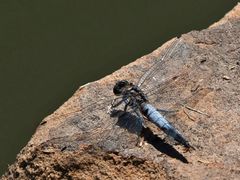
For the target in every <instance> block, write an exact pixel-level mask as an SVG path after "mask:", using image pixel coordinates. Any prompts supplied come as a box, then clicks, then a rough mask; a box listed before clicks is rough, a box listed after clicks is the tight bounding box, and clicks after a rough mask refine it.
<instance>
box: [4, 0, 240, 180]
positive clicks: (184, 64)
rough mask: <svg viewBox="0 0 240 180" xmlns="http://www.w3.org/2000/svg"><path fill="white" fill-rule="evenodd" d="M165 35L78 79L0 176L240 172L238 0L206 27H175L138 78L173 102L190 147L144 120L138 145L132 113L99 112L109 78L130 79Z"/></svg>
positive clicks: (167, 103) (237, 175)
mask: <svg viewBox="0 0 240 180" xmlns="http://www.w3.org/2000/svg"><path fill="white" fill-rule="evenodd" d="M172 41H173V40H171V41H169V42H167V43H165V44H164V45H163V46H162V47H160V48H158V49H157V50H155V51H154V52H152V53H151V54H149V55H146V56H144V57H141V58H140V59H138V60H136V61H135V62H133V63H131V64H129V65H127V66H125V67H122V68H121V69H120V70H118V71H116V72H114V73H113V74H111V75H109V76H107V77H105V78H103V79H101V80H99V81H96V82H92V83H89V84H87V85H85V86H82V87H80V88H79V89H78V90H77V91H76V93H75V94H74V95H73V96H72V97H71V98H70V99H69V100H68V101H67V102H66V103H64V104H63V105H62V106H61V107H60V108H59V109H58V110H57V111H55V112H54V113H53V114H52V115H50V116H48V117H46V118H45V119H44V120H43V121H42V123H41V124H40V125H39V127H38V129H37V131H36V133H35V134H34V135H33V137H32V139H31V140H30V141H29V143H28V145H27V146H26V147H25V148H24V149H23V150H22V151H21V152H20V153H19V154H18V156H17V160H16V162H15V163H14V164H13V165H11V166H10V167H9V169H8V171H7V172H6V173H5V174H4V175H3V176H2V179H240V135H239V132H240V4H239V5H237V6H236V7H235V8H234V9H233V10H232V11H231V12H229V13H228V14H227V15H226V16H225V17H224V18H223V19H222V20H220V21H219V22H217V23H215V24H213V25H212V26H210V27H209V28H208V29H206V30H202V31H192V32H190V33H187V34H184V35H182V36H181V38H180V43H179V45H178V46H177V47H176V48H175V49H174V51H173V53H172V55H171V56H170V57H168V58H166V59H165V61H164V63H162V64H160V65H159V70H158V72H160V73H158V74H155V76H154V77H155V78H151V79H148V80H147V81H148V82H147V83H146V84H147V86H143V90H144V91H145V92H149V93H148V96H149V100H150V102H151V103H152V104H153V105H155V106H156V107H163V108H167V109H169V108H170V109H177V110H178V111H177V112H176V113H173V114H170V115H168V118H169V121H170V122H171V123H172V124H174V126H175V127H176V128H177V129H179V131H181V132H182V134H184V136H185V137H186V138H187V139H188V140H189V142H190V143H191V144H192V145H193V146H194V147H195V150H192V151H185V149H184V148H182V147H181V146H180V145H178V144H176V143H175V142H173V141H168V140H165V138H164V137H165V135H164V134H163V133H162V132H161V130H159V129H158V128H156V127H155V126H154V125H152V124H151V123H147V128H144V130H143V137H144V139H145V143H144V145H143V146H142V147H138V146H136V142H137V138H138V136H137V134H138V132H139V131H140V130H139V128H138V126H136V123H137V118H136V116H134V115H133V114H131V113H125V114H124V113H123V112H122V111H121V110H119V111H118V113H116V115H112V116H110V115H109V114H107V113H106V112H107V106H108V105H109V104H110V102H111V100H112V99H113V98H114V96H113V94H112V87H113V85H114V83H115V81H116V80H118V79H127V80H130V81H133V82H134V83H136V82H137V80H138V79H139V77H141V76H142V75H143V73H144V72H146V71H147V69H149V67H150V66H151V65H153V64H154V63H155V62H156V61H157V59H159V58H160V57H162V56H163V55H164V53H165V52H166V50H167V49H168V48H169V46H170V44H171V42H172ZM160 77H161V79H162V80H163V82H162V81H161V80H160V79H159V78H160ZM167 77H171V78H167ZM156 80H157V81H156ZM159 81H161V85H159ZM149 89H152V90H153V91H149Z"/></svg>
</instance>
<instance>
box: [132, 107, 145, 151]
mask: <svg viewBox="0 0 240 180" xmlns="http://www.w3.org/2000/svg"><path fill="white" fill-rule="evenodd" d="M134 112H135V114H136V115H137V117H138V118H139V120H140V123H141V131H139V132H138V133H137V135H138V139H137V146H139V147H142V146H143V142H144V138H143V136H142V133H143V127H144V128H145V127H146V126H145V123H144V118H143V116H142V114H141V113H140V111H139V110H138V109H137V108H135V109H134Z"/></svg>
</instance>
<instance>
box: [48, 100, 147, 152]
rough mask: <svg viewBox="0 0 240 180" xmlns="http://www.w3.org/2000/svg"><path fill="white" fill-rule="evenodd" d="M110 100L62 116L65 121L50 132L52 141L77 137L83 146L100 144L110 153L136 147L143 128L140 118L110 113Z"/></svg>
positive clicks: (94, 103)
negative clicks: (127, 147) (138, 135)
mask: <svg viewBox="0 0 240 180" xmlns="http://www.w3.org/2000/svg"><path fill="white" fill-rule="evenodd" d="M111 101H112V98H105V100H99V101H96V102H93V103H90V104H89V105H87V106H85V107H82V108H81V110H79V111H75V112H74V113H68V114H65V115H64V116H61V117H60V118H63V119H64V121H63V122H62V123H60V124H59V125H58V126H56V127H54V128H52V129H51V130H50V137H51V138H50V139H55V138H61V137H71V136H76V135H77V136H78V139H81V143H84V142H87V143H90V144H98V147H102V148H104V149H106V150H109V151H111V150H113V149H115V150H116V149H121V148H126V147H125V146H126V144H127V145H128V146H133V147H134V146H135V144H136V142H137V134H139V133H138V132H139V131H141V128H142V127H141V126H140V124H139V121H138V118H137V117H136V116H134V115H132V114H131V113H125V112H123V111H120V110H119V111H118V112H114V113H112V114H111V115H110V114H108V113H107V112H108V108H109V107H108V106H109V105H110V104H111ZM121 108H122V107H119V109H121ZM126 141H129V142H128V143H126Z"/></svg>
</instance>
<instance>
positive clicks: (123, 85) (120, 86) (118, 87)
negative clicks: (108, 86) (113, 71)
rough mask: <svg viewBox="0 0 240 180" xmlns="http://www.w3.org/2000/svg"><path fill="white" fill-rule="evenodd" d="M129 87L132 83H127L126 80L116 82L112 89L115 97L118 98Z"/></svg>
mask: <svg viewBox="0 0 240 180" xmlns="http://www.w3.org/2000/svg"><path fill="white" fill-rule="evenodd" d="M130 87H132V83H129V82H128V81H127V80H121V81H117V82H116V84H115V86H114V88H113V93H114V94H115V95H116V96H120V95H122V94H124V93H125V92H126V91H127V90H128V89H129V88H130Z"/></svg>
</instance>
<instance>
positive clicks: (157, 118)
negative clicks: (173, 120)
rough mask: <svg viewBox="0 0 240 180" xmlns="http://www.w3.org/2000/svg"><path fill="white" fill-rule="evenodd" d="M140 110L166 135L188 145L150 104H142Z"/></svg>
mask: <svg viewBox="0 0 240 180" xmlns="http://www.w3.org/2000/svg"><path fill="white" fill-rule="evenodd" d="M142 112H143V114H144V116H146V117H147V118H148V120H149V121H151V122H152V123H154V124H155V125H156V126H158V127H159V128H160V129H162V130H163V131H164V132H165V133H166V134H167V135H169V136H171V137H172V138H173V139H174V140H176V141H177V142H179V143H180V144H182V145H183V146H185V147H187V148H189V147H190V145H189V143H188V141H187V140H185V138H184V137H183V136H182V135H181V134H180V133H179V132H178V131H177V129H175V128H174V127H173V126H172V125H171V124H170V123H169V122H168V121H167V120H166V119H165V118H164V117H163V116H162V115H161V114H160V113H159V112H158V111H157V110H156V108H154V107H153V106H152V105H150V104H147V103H144V104H142Z"/></svg>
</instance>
